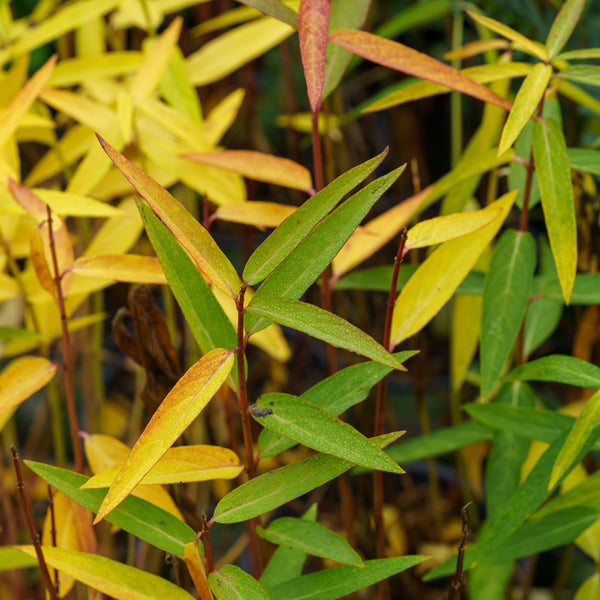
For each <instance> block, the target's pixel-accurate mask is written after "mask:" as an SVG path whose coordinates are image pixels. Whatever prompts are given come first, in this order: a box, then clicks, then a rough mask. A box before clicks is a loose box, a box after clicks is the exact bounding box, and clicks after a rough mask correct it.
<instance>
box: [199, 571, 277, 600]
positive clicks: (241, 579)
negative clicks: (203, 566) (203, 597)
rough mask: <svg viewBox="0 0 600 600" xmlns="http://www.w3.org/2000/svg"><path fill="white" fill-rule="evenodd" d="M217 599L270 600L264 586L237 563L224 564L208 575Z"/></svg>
mask: <svg viewBox="0 0 600 600" xmlns="http://www.w3.org/2000/svg"><path fill="white" fill-rule="evenodd" d="M208 583H209V585H210V589H211V590H212V591H213V593H214V595H215V597H216V599H217V600H269V596H268V595H267V593H266V592H265V590H264V588H263V586H262V585H261V584H260V583H259V582H258V581H256V579H254V577H252V575H249V574H248V573H246V572H245V571H242V569H240V568H239V567H236V566H235V565H224V566H222V567H221V568H220V569H219V570H217V571H213V572H212V573H209V575H208Z"/></svg>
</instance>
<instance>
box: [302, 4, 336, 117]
mask: <svg viewBox="0 0 600 600" xmlns="http://www.w3.org/2000/svg"><path fill="white" fill-rule="evenodd" d="M329 14H330V6H329V0H301V1H300V8H299V9H298V37H299V39H300V55H301V57H302V66H303V67H304V78H305V79H306V90H307V92H308V101H309V103H310V110H311V111H312V112H313V113H317V112H319V108H320V107H321V96H322V95H323V87H324V85H325V55H326V51H327V28H328V27H329Z"/></svg>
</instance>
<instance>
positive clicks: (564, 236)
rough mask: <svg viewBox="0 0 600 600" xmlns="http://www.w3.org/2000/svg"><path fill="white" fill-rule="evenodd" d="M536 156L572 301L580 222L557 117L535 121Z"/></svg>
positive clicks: (544, 201) (548, 216)
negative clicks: (576, 219)
mask: <svg viewBox="0 0 600 600" xmlns="http://www.w3.org/2000/svg"><path fill="white" fill-rule="evenodd" d="M533 155H534V158H535V166H536V171H537V177H538V183H539V186H540V193H541V195H542V208H543V209H544V219H545V221H546V228H547V230H548V238H549V239H550V248H551V249H552V255H553V256H554V262H555V264H556V271H557V273H558V280H559V281H560V287H561V290H562V293H563V297H564V299H565V303H566V304H569V299H570V297H571V292H572V290H573V284H574V282H575V273H576V271H577V225H576V222H575V207H574V201H573V185H572V183H571V168H570V164H569V157H568V155H567V146H566V144H565V138H564V137H563V134H562V130H561V128H560V125H559V124H558V123H557V122H556V121H555V120H554V119H537V120H536V121H534V123H533Z"/></svg>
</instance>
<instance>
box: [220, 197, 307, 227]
mask: <svg viewBox="0 0 600 600" xmlns="http://www.w3.org/2000/svg"><path fill="white" fill-rule="evenodd" d="M295 210H296V207H295V206H290V205H289V204H278V203H277V202H260V201H256V202H239V203H236V204H226V205H225V206H219V208H218V209H217V210H216V211H215V212H214V213H213V217H214V218H215V219H221V220H222V221H230V222H232V223H244V224H245V225H253V226H254V227H258V228H259V229H265V228H266V227H278V226H279V225H280V224H281V223H282V222H283V221H284V220H285V219H287V218H288V217H289V216H290V215H291V214H292V213H293V212H294V211H295Z"/></svg>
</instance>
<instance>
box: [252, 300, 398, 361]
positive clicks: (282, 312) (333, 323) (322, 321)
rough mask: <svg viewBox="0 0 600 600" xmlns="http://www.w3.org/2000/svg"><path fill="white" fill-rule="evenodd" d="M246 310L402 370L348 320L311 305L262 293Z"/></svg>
mask: <svg viewBox="0 0 600 600" xmlns="http://www.w3.org/2000/svg"><path fill="white" fill-rule="evenodd" d="M246 311H247V312H250V313H252V314H256V315H259V316H261V317H265V318H267V319H269V320H271V321H275V322H276V323H279V324H280V325H285V326H286V327H291V328H292V329H297V330H298V331H303V332H304V333H307V334H308V335H310V336H312V337H315V338H317V339H319V340H323V341H324V342H327V343H328V344H331V345H332V346H335V347H336V348H344V349H345V350H350V351H351V352H356V353H357V354H361V355H363V356H366V357H368V358H370V359H372V360H376V361H378V362H380V363H381V364H383V365H387V366H389V367H392V368H394V369H399V370H404V367H403V366H402V364H401V363H400V362H399V361H397V360H396V359H395V358H394V357H393V356H392V355H391V354H389V352H387V351H386V350H385V348H384V347H383V346H381V345H380V344H378V343H377V342H376V341H375V340H374V339H373V338H372V337H370V336H369V335H367V334H366V333H364V332H363V331H361V330H360V329H358V327H355V326H354V325H352V324H351V323H349V322H348V321H345V320H344V319H342V318H341V317H338V316H337V315H334V314H332V313H330V312H327V311H325V310H323V309H322V308H318V307H317V306H314V305H312V304H306V303H305V302H300V301H298V300H292V299H290V298H278V297H275V296H263V297H262V298H256V296H255V297H254V298H253V299H252V302H251V303H250V304H249V305H248V307H247V308H246Z"/></svg>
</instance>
